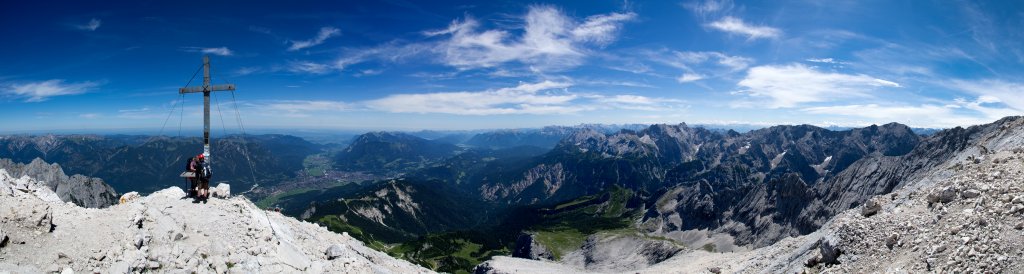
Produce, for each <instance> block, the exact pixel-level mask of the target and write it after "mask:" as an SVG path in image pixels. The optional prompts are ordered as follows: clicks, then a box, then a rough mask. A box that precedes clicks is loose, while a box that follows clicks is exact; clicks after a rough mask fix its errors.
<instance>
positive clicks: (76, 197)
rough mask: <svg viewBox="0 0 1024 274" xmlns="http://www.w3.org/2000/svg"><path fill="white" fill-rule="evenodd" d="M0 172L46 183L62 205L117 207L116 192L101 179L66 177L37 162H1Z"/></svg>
mask: <svg viewBox="0 0 1024 274" xmlns="http://www.w3.org/2000/svg"><path fill="white" fill-rule="evenodd" d="M0 169H5V170H7V171H8V172H9V173H10V175H11V176H12V177H21V176H28V177H31V178H33V179H36V180H38V181H40V182H43V183H45V185H46V186H47V187H49V188H50V189H52V190H53V191H54V192H55V193H56V194H57V196H58V197H60V199H61V200H62V201H65V202H72V203H74V204H76V205H78V206H82V207H92V208H102V207H107V206H110V205H113V204H116V203H117V197H118V195H117V192H116V191H114V189H113V188H112V187H110V185H107V184H106V183H104V182H103V180H102V179H99V178H92V177H86V176H82V175H78V174H76V175H72V176H68V175H67V174H64V170H63V169H62V168H61V166H60V165H58V164H47V163H46V162H44V161H43V160H42V159H39V158H36V159H35V160H32V162H31V163H29V164H19V163H15V162H13V161H11V160H9V159H0Z"/></svg>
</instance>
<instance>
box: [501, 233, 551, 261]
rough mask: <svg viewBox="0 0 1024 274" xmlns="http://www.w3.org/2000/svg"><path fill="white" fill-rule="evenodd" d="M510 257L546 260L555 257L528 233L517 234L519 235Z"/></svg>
mask: <svg viewBox="0 0 1024 274" xmlns="http://www.w3.org/2000/svg"><path fill="white" fill-rule="evenodd" d="M512 257H517V258H525V259H531V260H548V261H551V260H554V259H555V256H554V255H553V254H551V251H550V250H548V249H547V248H546V247H544V245H542V244H541V243H539V242H537V240H536V239H535V236H534V235H533V234H530V233H523V234H519V237H518V238H516V249H515V250H513V251H512Z"/></svg>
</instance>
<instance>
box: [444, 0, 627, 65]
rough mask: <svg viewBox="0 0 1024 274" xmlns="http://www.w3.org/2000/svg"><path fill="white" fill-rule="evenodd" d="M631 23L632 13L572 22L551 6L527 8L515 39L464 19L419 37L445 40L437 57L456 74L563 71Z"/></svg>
mask: <svg viewBox="0 0 1024 274" xmlns="http://www.w3.org/2000/svg"><path fill="white" fill-rule="evenodd" d="M635 18H636V14H635V13H632V12H625V13H610V14H602V15H594V16H590V17H587V18H586V19H584V20H583V21H582V22H577V20H575V19H573V18H571V17H568V16H566V15H565V14H564V13H563V12H562V11H561V10H559V9H557V8H555V7H552V6H542V5H538V6H531V7H530V8H529V11H528V12H527V14H526V15H525V16H524V18H523V21H524V23H525V27H524V28H525V31H524V32H523V34H522V35H521V36H519V37H515V36H513V35H512V33H510V32H509V31H507V30H504V29H489V30H480V29H481V24H480V22H478V21H477V20H476V19H474V18H473V17H470V16H466V17H465V18H463V19H462V20H456V21H453V22H452V23H451V24H450V25H449V26H448V28H446V29H442V30H435V31H426V32H424V35H426V36H428V37H435V36H446V37H448V39H447V40H446V41H444V42H443V43H442V44H441V45H440V46H439V47H438V52H439V54H440V55H441V56H442V58H443V61H444V63H445V64H446V65H449V66H453V67H457V68H460V69H472V68H490V67H495V66H497V65H499V64H504V63H508V62H519V63H522V64H527V65H532V66H540V67H544V68H565V67H574V66H576V65H578V64H579V63H580V62H581V58H582V57H584V56H586V48H585V46H586V45H588V44H593V45H606V44H608V43H611V42H612V41H614V40H615V39H616V37H617V34H618V31H619V30H620V29H621V26H622V24H623V23H624V22H627V21H631V20H633V19H635Z"/></svg>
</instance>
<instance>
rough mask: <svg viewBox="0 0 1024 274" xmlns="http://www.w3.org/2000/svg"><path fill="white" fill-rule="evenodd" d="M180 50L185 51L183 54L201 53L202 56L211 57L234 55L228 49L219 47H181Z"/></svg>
mask: <svg viewBox="0 0 1024 274" xmlns="http://www.w3.org/2000/svg"><path fill="white" fill-rule="evenodd" d="M181 49H182V50H183V51H185V52H199V53H202V54H213V55H220V56H231V55H233V54H235V53H234V52H233V51H231V49H228V47H219V48H204V47H181Z"/></svg>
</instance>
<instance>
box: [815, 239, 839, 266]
mask: <svg viewBox="0 0 1024 274" xmlns="http://www.w3.org/2000/svg"><path fill="white" fill-rule="evenodd" d="M818 251H819V252H820V253H821V262H822V263H825V264H826V265H830V264H837V263H839V255H842V254H843V251H842V249H840V248H839V237H837V236H836V235H833V234H829V235H825V236H823V237H821V241H820V242H819V243H818Z"/></svg>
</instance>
